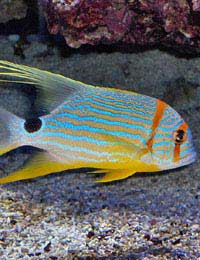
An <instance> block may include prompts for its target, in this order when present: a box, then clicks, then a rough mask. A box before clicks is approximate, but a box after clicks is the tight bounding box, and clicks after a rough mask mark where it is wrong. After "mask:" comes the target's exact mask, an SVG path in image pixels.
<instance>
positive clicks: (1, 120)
mask: <svg viewBox="0 0 200 260" xmlns="http://www.w3.org/2000/svg"><path fill="white" fill-rule="evenodd" d="M22 125H23V119H21V118H19V117H18V116H16V115H14V114H12V113H10V112H8V111H7V110H5V109H3V108H0V155H2V154H4V153H7V152H9V151H10V150H13V149H15V148H17V147H19V146H20V145H21V144H20V141H21V140H22V139H21V138H20V135H21V131H22V129H21V127H22Z"/></svg>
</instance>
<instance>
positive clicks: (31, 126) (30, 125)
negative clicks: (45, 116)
mask: <svg viewBox="0 0 200 260" xmlns="http://www.w3.org/2000/svg"><path fill="white" fill-rule="evenodd" d="M41 126H42V121H41V119H40V118H31V119H27V120H26V121H25V123H24V128H25V129H26V131H27V132H28V133H33V132H37V131H38V130H40V128H41Z"/></svg>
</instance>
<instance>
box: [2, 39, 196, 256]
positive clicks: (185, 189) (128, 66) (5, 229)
mask: <svg viewBox="0 0 200 260" xmlns="http://www.w3.org/2000/svg"><path fill="white" fill-rule="evenodd" d="M32 39H34V37H32ZM12 46H13V43H12V42H10V41H9V40H7V39H6V38H3V37H1V39H0V59H7V60H10V61H16V62H18V63H25V64H28V65H32V66H37V67H40V68H45V69H48V70H51V71H54V72H61V73H63V74H65V75H67V76H69V77H72V78H75V79H79V80H82V81H84V82H87V83H93V84H98V85H104V86H115V87H121V88H126V89H131V87H132V86H134V87H133V88H132V89H134V90H137V91H139V92H141V93H146V94H150V95H152V96H157V97H160V98H163V99H164V100H166V101H168V102H170V104H172V105H173V106H174V107H176V108H177V109H178V110H179V111H180V113H181V114H183V115H184V118H185V119H186V121H187V122H188V123H189V125H190V127H191V129H192V132H193V135H194V143H195V146H196V148H197V151H198V158H199V152H200V149H199V147H200V134H199V123H200V88H199V86H200V58H194V59H190V60H187V59H183V58H176V57H175V56H171V55H169V54H167V53H162V52H160V51H158V50H155V51H148V52H144V53H139V54H134V53H132V54H125V53H123V54H122V53H116V52H115V53H92V52H91V53H90V52H88V53H84V54H80V53H74V54H71V55H68V57H66V58H64V57H62V56H61V55H60V52H59V51H58V50H57V49H56V48H52V47H50V48H47V46H46V45H45V44H41V43H37V41H33V42H32V43H31V44H30V45H26V46H23V48H24V50H23V52H24V55H25V59H22V58H20V57H18V56H14V55H13V47H12ZM11 94H12V95H11ZM172 96H174V98H172ZM14 101H15V103H14V105H11V103H12V102H14ZM12 104H13V103H12ZM0 106H2V107H6V108H9V109H10V110H12V109H13V107H14V109H15V112H17V113H18V114H21V115H23V113H25V111H26V109H27V107H29V102H28V99H27V97H26V95H25V94H23V93H21V94H20V95H19V93H18V92H17V91H16V90H15V91H12V90H9V89H6V90H3V91H2V92H1V95H0ZM27 156H28V155H27V153H26V151H21V150H18V151H17V153H12V154H10V155H8V156H4V157H3V158H2V159H1V161H0V174H5V172H6V171H11V169H13V168H15V167H17V166H19V165H21V164H22V163H23V161H24V160H25V159H26V158H27ZM97 179H98V176H97V175H93V174H85V173H84V170H77V171H71V172H63V173H56V174H52V175H49V176H45V177H40V178H37V179H33V180H27V181H20V182H16V183H10V184H5V185H1V186H0V260H7V259H13V260H16V259H27V260H28V259H36V260H37V259H41V260H42V259H52V260H56V259H139V260H140V259H144V260H147V259H153V260H154V259H155V260H156V259H157V260H160V259H163V260H164V259H172V260H176V259H177V260H178V259H181V260H182V259H183V260H189V259H191V260H193V259H194V260H195V259H197V260H198V259H200V160H199V159H198V160H197V162H195V163H194V164H192V165H190V166H188V167H183V168H180V169H176V170H171V171H166V172H162V173H157V174H148V173H146V174H136V175H135V176H133V177H130V178H128V179H126V180H123V181H119V182H114V183H110V184H96V183H95V182H94V181H95V180H97Z"/></svg>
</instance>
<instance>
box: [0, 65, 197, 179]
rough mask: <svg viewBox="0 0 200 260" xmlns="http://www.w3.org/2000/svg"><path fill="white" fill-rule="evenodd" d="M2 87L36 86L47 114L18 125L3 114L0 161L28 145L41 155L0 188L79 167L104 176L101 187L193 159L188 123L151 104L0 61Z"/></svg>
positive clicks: (160, 104)
mask: <svg viewBox="0 0 200 260" xmlns="http://www.w3.org/2000/svg"><path fill="white" fill-rule="evenodd" d="M0 82H2V84H3V82H4V84H5V82H9V86H10V84H12V83H13V84H15V85H17V86H19V87H20V86H22V85H23V86H24V85H25V86H26V87H27V88H28V87H29V86H30V85H35V87H36V88H37V90H38V99H37V102H36V104H35V105H36V106H37V107H38V108H46V109H48V111H49V112H48V113H46V114H45V113H43V115H42V116H40V117H32V118H31V116H30V115H29V118H28V119H23V118H20V117H18V116H16V115H14V114H12V113H10V112H8V111H6V110H5V109H3V108H1V109H0V131H1V132H0V155H2V154H4V153H6V152H8V151H10V150H12V149H15V148H17V147H19V146H25V145H26V146H27V145H28V146H33V147H37V148H40V149H41V150H40V151H39V152H37V153H36V154H34V155H33V156H32V157H31V159H30V160H28V161H27V163H25V165H24V167H23V168H21V169H19V170H17V171H15V172H13V173H11V174H10V175H8V176H3V177H2V178H0V183H6V182H12V181H17V180H21V179H28V178H34V177H37V176H41V175H46V174H49V173H52V172H58V171H63V170H67V169H75V168H81V167H89V168H95V169H97V170H95V171H94V172H96V173H97V172H98V173H105V175H104V177H103V178H102V179H101V181H102V182H107V181H113V180H118V179H124V178H126V177H128V176H131V175H132V174H134V173H135V172H154V171H162V170H165V169H171V168H176V167H180V166H183V165H187V164H190V163H192V162H194V161H195V159H196V152H195V150H194V147H193V144H192V135H191V131H190V129H189V128H188V125H187V124H186V123H185V121H184V120H183V119H182V118H181V116H180V115H179V114H178V113H177V112H176V111H175V110H174V109H173V108H171V107H170V106H169V105H167V104H166V103H164V102H163V101H160V100H158V99H156V98H152V97H148V96H145V95H141V94H137V93H134V92H129V91H124V90H117V89H111V88H104V87H96V86H91V85H86V84H84V83H81V82H78V81H74V80H72V79H69V78H66V77H64V76H61V75H58V74H53V73H50V72H47V71H43V70H39V69H36V68H31V67H27V66H24V65H17V64H13V63H11V62H7V61H0Z"/></svg>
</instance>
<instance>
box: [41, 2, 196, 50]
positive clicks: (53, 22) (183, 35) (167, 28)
mask: <svg viewBox="0 0 200 260" xmlns="http://www.w3.org/2000/svg"><path fill="white" fill-rule="evenodd" d="M42 3H43V7H44V11H45V13H46V17H47V22H48V28H49V31H50V33H52V34H61V35H63V36H64V38H65V40H66V43H67V44H68V45H69V46H71V47H73V48H78V47H80V46H81V45H82V44H92V45H97V44H100V43H103V44H113V43H114V44H116V43H126V44H131V45H132V46H139V47H144V46H147V45H148V46H149V45H155V44H161V45H163V46H167V47H174V48H177V49H181V50H182V51H184V52H190V53H191V52H192V53H193V52H200V48H199V47H200V38H199V36H200V1H198V0H193V1H186V0H177V1H173V0H152V1H147V0H137V1H136V0H128V1H126V0H120V1H119V0H107V1H104V0H93V1H90V0H42Z"/></svg>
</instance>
